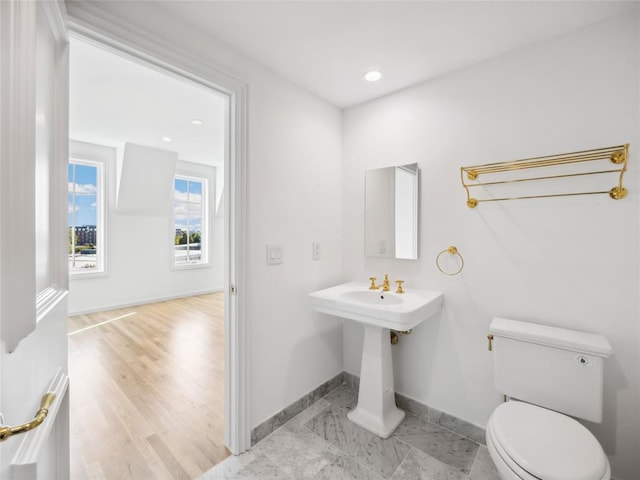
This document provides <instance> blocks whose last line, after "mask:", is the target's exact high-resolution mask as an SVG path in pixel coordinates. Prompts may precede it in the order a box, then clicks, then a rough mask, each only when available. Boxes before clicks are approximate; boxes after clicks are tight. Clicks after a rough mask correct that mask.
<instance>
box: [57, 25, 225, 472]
mask: <svg viewBox="0 0 640 480" xmlns="http://www.w3.org/2000/svg"><path fill="white" fill-rule="evenodd" d="M70 52H71V53H70V64H71V65H70V134H69V136H70V159H69V170H68V185H69V191H68V201H69V215H68V228H69V241H68V245H69V246H68V254H69V270H70V282H69V285H70V286H69V291H70V295H69V312H70V315H72V317H71V318H70V320H69V346H70V354H69V370H70V377H71V384H72V390H71V415H70V417H71V474H72V477H76V476H77V477H80V476H82V477H84V476H87V477H89V478H92V477H94V476H95V477H100V476H104V477H107V478H121V477H125V476H131V475H133V476H134V477H140V478H144V477H163V476H166V474H167V473H170V474H172V475H173V476H175V475H176V472H177V473H178V476H188V477H192V478H193V477H195V476H199V475H200V474H202V473H204V472H205V471H206V470H208V469H209V468H211V467H212V466H213V465H215V463H218V462H219V461H220V460H221V459H222V458H224V457H225V456H226V455H228V454H229V451H228V450H226V448H225V447H224V445H225V443H226V442H225V430H226V428H225V423H226V422H227V421H228V420H229V419H227V418H225V417H226V410H225V401H224V398H225V380H227V376H226V374H225V355H228V352H226V353H225V349H226V345H225V343H226V342H225V337H227V338H228V334H226V333H225V332H224V325H225V311H224V310H225V299H228V285H229V278H230V275H229V270H228V266H227V265H228V264H229V263H230V260H229V258H228V255H229V253H228V251H226V249H225V245H228V243H227V242H228V240H227V238H228V234H229V232H225V227H226V226H227V225H228V224H229V218H227V217H228V216H225V213H226V212H228V210H227V209H226V208H225V203H226V202H225V196H226V195H227V190H228V188H227V187H228V185H229V182H228V181H225V179H228V177H229V176H228V172H225V168H227V166H228V161H229V156H230V155H229V151H228V150H229V148H230V143H231V142H229V139H228V136H229V132H230V131H231V130H232V129H231V126H230V115H229V112H230V97H229V96H228V95H226V94H223V93H220V92H219V91H217V90H215V89H212V88H210V87H208V86H203V85H202V84H199V83H197V82H193V81H191V80H188V79H186V78H183V77H180V76H177V75H175V74H170V72H166V71H162V70H161V69H159V68H149V65H142V64H141V62H136V61H133V60H132V59H130V58H125V56H123V55H122V54H121V53H120V54H117V52H114V51H109V49H107V48H105V46H104V45H95V43H92V42H87V41H86V40H85V39H82V38H77V37H73V38H72V40H71V48H70ZM227 316H228V312H227ZM228 367H229V366H228V365H226V368H228ZM227 394H228V393H227ZM227 433H228V432H227Z"/></svg>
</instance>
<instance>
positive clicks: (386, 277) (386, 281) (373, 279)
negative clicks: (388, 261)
mask: <svg viewBox="0 0 640 480" xmlns="http://www.w3.org/2000/svg"><path fill="white" fill-rule="evenodd" d="M369 280H370V281H371V285H369V290H378V289H379V288H382V291H383V292H388V291H389V290H391V289H390V288H389V274H388V273H385V274H384V281H383V282H382V285H376V277H369Z"/></svg>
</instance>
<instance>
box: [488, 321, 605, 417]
mask: <svg viewBox="0 0 640 480" xmlns="http://www.w3.org/2000/svg"><path fill="white" fill-rule="evenodd" d="M489 331H490V332H491V334H492V335H493V364H494V384H495V387H496V389H497V390H498V391H499V392H500V393H503V394H505V395H508V396H509V397H513V398H517V399H518V400H523V401H525V402H529V403H533V404H535V405H539V406H541V407H546V408H549V409H551V410H555V411H558V412H562V413H565V414H567V415H570V416H573V417H578V418H583V419H585V420H590V421H592V422H601V421H602V390H603V388H602V381H603V378H602V377H603V375H602V373H603V372H602V370H603V361H604V359H605V358H607V357H608V356H609V355H611V353H612V348H611V345H610V344H609V342H608V341H607V339H606V338H605V337H603V336H602V335H596V334H593V333H586V332H579V331H576V330H568V329H565V328H558V327H550V326H547V325H539V324H536V323H529V322H521V321H518V320H509V319H506V318H494V319H493V320H492V322H491V326H490V327H489Z"/></svg>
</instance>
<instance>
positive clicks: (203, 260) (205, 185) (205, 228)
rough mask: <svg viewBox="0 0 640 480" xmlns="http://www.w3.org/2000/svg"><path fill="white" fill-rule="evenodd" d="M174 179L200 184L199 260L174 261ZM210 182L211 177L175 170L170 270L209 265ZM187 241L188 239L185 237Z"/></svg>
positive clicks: (174, 196)
mask: <svg viewBox="0 0 640 480" xmlns="http://www.w3.org/2000/svg"><path fill="white" fill-rule="evenodd" d="M176 180H186V181H191V182H199V183H200V184H202V193H201V196H202V202H201V204H202V215H201V217H200V218H201V228H200V235H201V237H200V255H201V257H200V261H198V262H185V263H176V254H175V252H176V250H175V247H176V245H175V230H176V229H175V225H176V203H175V202H176V200H175V198H176V183H175V182H176ZM210 182H211V179H210V178H208V177H207V176H204V175H198V174H193V173H184V172H182V171H180V170H177V171H176V173H175V175H174V176H173V186H172V187H173V189H172V190H173V198H172V204H171V220H172V222H171V225H172V228H171V231H172V234H173V235H172V237H171V238H172V239H173V240H174V241H173V244H172V246H171V269H172V270H189V269H195V268H208V267H210V266H211V229H210V225H211V222H210V212H211V208H210V205H209V201H210V198H211V197H210V189H211V186H210ZM187 241H188V239H187Z"/></svg>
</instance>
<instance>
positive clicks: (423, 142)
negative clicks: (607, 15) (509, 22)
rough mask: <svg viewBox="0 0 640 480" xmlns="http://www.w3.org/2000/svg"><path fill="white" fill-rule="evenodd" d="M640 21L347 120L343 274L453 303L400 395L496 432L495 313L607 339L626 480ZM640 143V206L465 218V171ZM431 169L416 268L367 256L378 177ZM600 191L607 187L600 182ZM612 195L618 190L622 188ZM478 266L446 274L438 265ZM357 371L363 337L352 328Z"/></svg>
mask: <svg viewBox="0 0 640 480" xmlns="http://www.w3.org/2000/svg"><path fill="white" fill-rule="evenodd" d="M638 40H639V38H638V19H637V18H635V17H634V16H633V15H631V16H628V17H627V18H617V19H615V20H611V21H608V22H606V23H603V24H599V25H596V26H593V27H590V28H587V29H584V30H580V31H577V32H574V33H570V34H567V35H565V36H562V37H559V38H557V39H554V40H551V41H548V42H545V43H542V44H538V45H536V46H533V47H530V48H527V49H523V50H520V51H517V52H514V53H512V54H508V55H504V56H501V57H498V58H495V59H493V60H490V61H487V62H484V63H482V64H479V65H476V66H473V67H470V68H466V69H464V70H460V71H457V72H454V73H452V74H449V75H446V76H443V77H440V78H438V79H436V80H433V81H430V82H427V83H424V84H421V85H419V86H416V87H413V88H410V89H407V90H404V91H402V92H399V93H396V94H393V95H389V96H387V97H385V98H382V99H379V100H377V101H373V102H370V103H367V104H364V105H361V106H357V107H354V108H351V109H348V110H346V111H345V112H344V118H343V124H344V126H343V156H344V168H343V211H344V216H343V238H344V250H343V252H344V253H343V258H344V271H345V273H346V277H347V278H349V279H360V280H365V279H366V278H368V277H369V276H372V275H373V276H378V277H381V276H382V274H384V273H389V274H390V275H391V277H392V280H395V279H397V278H402V279H404V280H406V283H405V286H406V287H407V288H408V289H411V288H421V289H430V290H439V291H442V292H443V293H444V294H445V304H444V311H443V313H442V314H441V315H440V316H438V317H436V318H433V319H431V320H429V321H427V322H426V323H425V324H423V325H421V326H419V327H418V328H416V329H415V330H414V333H413V335H410V336H404V337H403V338H402V339H401V341H400V343H399V344H398V345H397V346H395V347H394V362H395V363H394V371H395V375H396V387H397V390H398V391H399V392H401V393H403V394H405V395H408V396H410V397H413V398H415V399H417V400H419V401H421V402H423V403H425V404H427V405H430V406H432V407H435V408H437V409H440V410H443V411H445V412H449V413H451V414H453V415H456V416H458V417H461V418H463V419H466V420H468V421H471V422H473V423H475V424H478V425H481V426H484V425H485V424H486V421H487V419H488V417H489V415H490V413H491V411H492V410H493V408H494V407H495V406H496V405H497V404H498V403H499V402H500V401H501V395H500V394H499V393H498V392H496V391H495V390H494V388H493V381H492V357H491V353H490V352H488V351H487V341H486V334H487V331H488V327H489V323H490V321H491V319H492V317H494V316H504V317H508V318H514V319H520V320H529V321H537V322H540V323H545V324H550V325H557V326H562V327H567V328H575V329H579V330H585V331H590V332H597V333H601V334H603V335H605V336H606V337H607V338H608V339H609V341H610V342H611V344H612V345H613V349H614V351H615V354H614V356H613V357H611V358H610V359H608V360H607V362H606V370H605V389H606V392H605V398H604V402H605V406H604V410H605V411H604V421H603V423H602V424H601V425H594V424H590V425H588V427H589V428H590V429H591V430H592V431H593V432H594V433H595V435H596V436H597V437H598V439H599V440H600V441H601V443H602V445H603V447H604V449H605V451H606V453H607V454H608V455H609V458H610V460H611V463H612V468H613V475H614V476H615V477H616V478H618V479H621V480H633V479H637V478H640V463H639V457H638V445H639V444H640V403H639V395H638V391H639V383H640V382H639V381H640V372H639V364H640V357H639V354H640V345H639V343H638V342H639V322H638V302H637V296H638V288H639V286H640V285H639V280H638V242H639V240H640V238H639V235H638V213H639V212H638V171H639V168H638V163H639V162H640V153H639V152H640V138H639V137H638V132H639V128H640V122H639V108H638V106H639V101H640V98H639V89H638V85H639V73H638V69H639V58H638V56H639V48H638V46H639V42H638ZM625 142H629V143H630V144H631V159H630V163H629V172H628V173H627V175H626V176H625V184H626V186H627V187H628V188H629V196H628V197H627V198H626V199H624V200H620V201H614V200H611V199H609V198H608V197H607V196H604V195H603V196H583V197H571V198H554V199H538V200H520V201H514V202H501V203H486V204H480V205H479V206H478V207H477V208H476V209H473V210H472V209H469V208H467V206H466V204H465V201H466V197H465V193H464V190H463V188H462V186H461V184H460V175H459V167H460V166H462V165H473V164H481V163H489V162H496V161H506V160H516V159H519V158H526V157H531V156H537V155H546V154H554V153H563V152H571V151H576V150H582V149H589V148H598V147H606V146H612V145H619V144H622V143H625ZM411 162H418V163H419V167H420V168H421V175H422V177H421V180H422V182H421V188H422V192H421V215H420V220H421V227H420V228H421V231H420V235H421V239H420V259H419V260H418V261H397V260H388V259H375V258H365V257H364V254H363V223H364V222H363V218H364V212H363V201H362V198H363V190H364V172H365V169H369V168H378V167H382V166H387V165H392V164H407V163H411ZM589 182H594V184H596V183H597V180H596V179H591V180H588V181H587V183H589ZM612 186H614V185H610V186H609V187H607V189H608V188H610V187H612ZM452 244H453V245H456V246H457V247H458V248H459V250H460V252H461V253H462V255H463V256H464V258H465V269H464V271H463V272H462V274H461V275H459V276H456V277H446V276H444V275H442V274H441V273H440V272H438V270H437V269H436V266H435V263H434V259H435V257H436V255H437V254H438V252H440V251H442V250H444V249H445V248H447V247H448V246H449V245H452ZM344 333H345V337H344V361H345V369H346V370H347V371H349V372H352V373H355V374H359V368H360V354H361V332H360V330H359V329H358V328H357V327H349V326H346V327H345V329H344Z"/></svg>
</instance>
